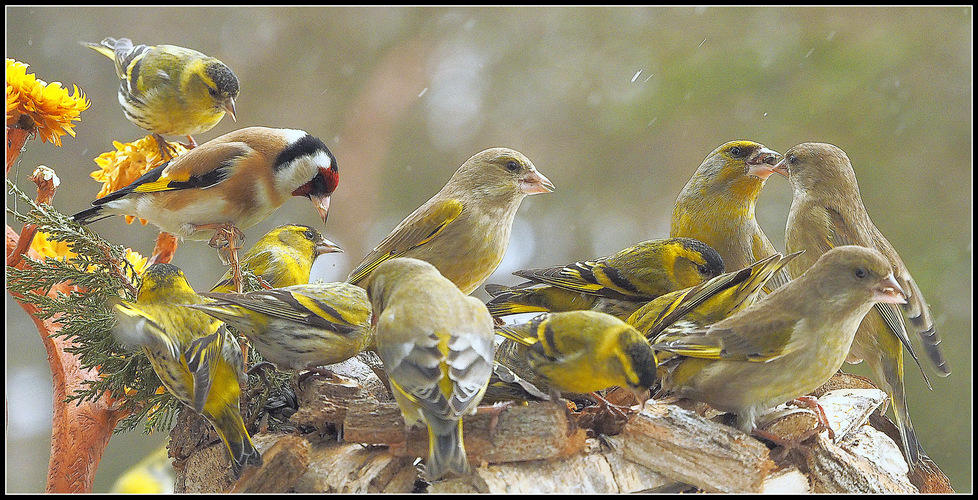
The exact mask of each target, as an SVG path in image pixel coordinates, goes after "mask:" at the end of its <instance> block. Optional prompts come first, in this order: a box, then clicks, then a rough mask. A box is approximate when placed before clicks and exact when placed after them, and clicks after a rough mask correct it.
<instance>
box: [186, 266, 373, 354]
mask: <svg viewBox="0 0 978 500" xmlns="http://www.w3.org/2000/svg"><path fill="white" fill-rule="evenodd" d="M200 295H201V296H202V297H206V298H209V299H213V300H212V301H211V302H206V303H199V304H191V305H190V306H189V307H192V308H194V309H197V310H199V311H202V312H204V313H207V314H209V315H211V316H213V317H215V318H217V319H219V320H221V321H223V322H225V323H226V324H227V325H228V326H230V327H232V328H234V330H235V331H236V332H238V333H239V334H241V335H244V336H245V337H247V338H248V340H250V341H251V344H252V345H253V346H254V347H255V349H258V352H259V353H261V356H262V358H263V359H264V360H265V361H268V362H270V363H272V364H274V365H275V366H276V367H277V368H279V369H282V370H295V371H299V370H303V369H307V368H309V369H312V368H316V367H320V366H326V365H332V364H335V363H340V362H342V361H346V360H347V359H350V358H352V357H353V356H356V355H357V353H359V352H360V351H362V350H364V348H366V347H367V346H368V345H370V343H371V342H372V340H373V338H372V334H371V329H370V317H371V313H372V311H371V308H370V301H369V300H368V299H367V293H366V292H365V291H364V289H363V288H360V287H359V286H356V285H351V284H349V283H310V284H305V285H292V286H287V287H283V288H273V289H270V290H256V291H253V292H248V293H242V294H238V293H219V292H211V293H201V294H200Z"/></svg>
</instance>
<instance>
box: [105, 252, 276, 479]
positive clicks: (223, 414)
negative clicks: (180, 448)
mask: <svg viewBox="0 0 978 500" xmlns="http://www.w3.org/2000/svg"><path fill="white" fill-rule="evenodd" d="M205 300H206V299H203V298H201V297H200V296H199V295H197V294H196V293H195V292H194V289H193V288H192V287H191V286H190V283H188V282H187V278H186V276H184V274H183V271H181V270H180V269H179V268H177V267H176V266H174V265H172V264H153V265H152V266H150V267H149V268H147V269H146V271H145V272H144V273H143V277H142V284H141V285H140V287H139V292H138V294H137V296H136V302H135V303H131V302H126V301H118V302H117V303H115V304H113V309H114V312H115V315H116V319H117V324H116V328H115V330H114V333H115V335H116V338H117V339H118V340H119V342H121V343H123V344H125V345H129V346H139V347H141V348H142V350H143V352H144V353H145V354H146V357H147V358H149V361H150V364H152V365H153V370H154V371H155V372H156V374H157V375H158V376H159V378H160V381H161V382H162V383H163V386H164V387H166V390H167V391H169V392H170V394H172V395H173V396H174V397H176V398H177V399H178V400H180V402H182V403H184V404H186V405H187V406H189V407H191V408H193V409H194V411H196V412H197V413H200V414H201V415H203V416H204V418H206V419H207V420H208V421H209V422H210V423H211V425H213V426H214V429H215V430H216V431H217V433H218V435H220V437H221V440H223V441H224V444H225V446H226V447H227V449H228V452H229V453H230V455H231V466H232V468H233V469H234V474H235V476H240V475H241V472H242V471H243V470H244V468H245V467H247V466H249V465H254V466H258V465H261V463H262V460H261V454H259V453H258V450H257V449H255V446H254V445H253V444H252V442H251V437H250V436H249V435H248V431H247V430H245V427H244V421H243V420H242V419H241V413H240V411H239V409H238V405H239V400H240V397H241V385H240V384H241V383H243V381H244V377H245V375H244V360H243V359H242V354H241V348H240V347H239V346H238V343H237V341H236V339H234V337H233V336H231V335H230V334H229V333H228V332H227V330H226V328H224V325H223V324H221V322H220V321H217V320H215V319H212V318H211V317H210V316H207V315H206V314H204V313H201V312H196V311H191V310H189V309H186V308H184V307H183V306H182V304H196V303H201V302H204V301H205Z"/></svg>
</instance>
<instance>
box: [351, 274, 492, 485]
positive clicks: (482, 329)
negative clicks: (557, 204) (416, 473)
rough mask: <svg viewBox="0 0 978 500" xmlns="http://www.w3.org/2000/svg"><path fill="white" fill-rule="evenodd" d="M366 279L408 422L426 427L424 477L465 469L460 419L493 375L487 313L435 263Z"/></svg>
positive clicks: (381, 346)
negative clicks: (422, 424)
mask: <svg viewBox="0 0 978 500" xmlns="http://www.w3.org/2000/svg"><path fill="white" fill-rule="evenodd" d="M365 285H366V286H367V295H368V296H369V297H370V301H371V304H372V306H373V311H374V315H375V316H376V319H375V321H376V335H377V354H378V355H379V356H380V359H381V361H383V365H384V369H385V370H386V371H387V376H388V379H389V381H390V385H391V389H392V392H393V394H394V399H395V400H396V401H397V405H398V407H399V408H400V410H401V414H402V415H403V417H404V422H405V424H406V425H408V426H413V425H416V424H417V423H419V422H421V421H423V422H424V423H425V425H426V426H427V427H428V459H427V461H426V462H425V465H426V476H427V478H428V479H429V480H432V481H433V480H437V479H439V478H442V477H444V476H445V475H446V474H448V473H449V472H454V473H455V474H460V475H465V474H468V473H469V472H470V471H471V468H470V466H469V464H468V458H467V456H466V453H465V444H464V441H463V439H462V418H463V416H464V415H467V414H473V413H475V411H476V409H477V406H478V404H479V402H480V401H481V399H482V396H483V394H484V393H485V391H486V386H487V385H488V384H489V377H490V375H491V373H492V363H493V361H492V360H493V324H492V317H491V316H490V315H489V311H487V310H486V306H485V305H484V304H483V303H482V302H481V301H480V300H479V299H477V298H475V297H470V296H468V295H467V294H465V293H464V292H463V291H462V290H460V289H459V288H458V287H457V286H456V285H455V284H454V283H453V282H452V281H451V280H449V279H448V278H446V277H445V276H442V274H441V273H440V272H439V271H438V269H437V268H436V267H435V266H433V265H432V264H430V263H428V262H426V261H423V260H419V259H415V258H411V257H398V258H394V259H390V260H387V261H385V262H383V263H381V264H380V265H378V266H377V268H376V269H374V270H373V272H372V273H371V274H370V277H369V278H368V279H367V280H366V283H365Z"/></svg>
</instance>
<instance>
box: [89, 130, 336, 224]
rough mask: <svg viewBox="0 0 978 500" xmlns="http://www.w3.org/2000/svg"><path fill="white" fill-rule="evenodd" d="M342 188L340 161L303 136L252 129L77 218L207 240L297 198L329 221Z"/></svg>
mask: <svg viewBox="0 0 978 500" xmlns="http://www.w3.org/2000/svg"><path fill="white" fill-rule="evenodd" d="M338 182H339V174H338V170H337V166H336V158H334V157H333V153H331V152H330V151H329V149H328V148H327V147H326V145H325V144H324V143H323V141H321V140H319V139H317V138H316V137H313V136H311V135H309V134H307V133H306V132H303V131H301V130H290V129H273V128H266V127H248V128H243V129H240V130H236V131H234V132H230V133H227V134H224V135H222V136H220V137H218V138H216V139H213V140H210V141H207V142H205V143H204V144H201V145H200V146H198V147H196V148H194V149H192V150H190V151H189V152H188V153H186V154H184V155H181V156H179V157H177V158H175V159H173V160H171V161H169V162H167V163H164V164H163V165H160V166H159V167H157V168H155V169H153V170H151V171H149V172H147V173H146V174H144V175H143V176H142V177H140V178H139V179H136V180H135V181H134V182H133V183H132V184H130V185H128V186H126V187H124V188H122V189H119V190H117V191H113V192H111V193H109V194H108V195H106V196H103V197H102V198H99V199H97V200H95V201H93V202H92V205H93V206H92V207H91V208H88V209H86V210H82V211H81V212H78V213H76V214H75V215H74V216H72V217H73V218H74V220H75V221H76V222H79V223H81V224H88V223H91V222H94V221H97V220H101V219H104V218H106V217H109V216H112V215H133V216H136V217H139V218H142V219H146V220H147V221H149V222H150V223H152V224H153V225H155V226H157V227H159V228H160V229H161V230H163V231H166V232H168V233H172V234H175V235H177V236H180V237H182V238H187V239H191V240H207V239H210V238H212V237H213V236H214V235H215V232H216V230H217V228H218V227H219V226H221V225H224V224H231V225H233V226H235V227H236V228H238V229H242V230H243V229H247V228H249V227H251V226H253V225H255V224H257V223H259V222H261V221H263V220H265V218H267V217H268V216H269V215H271V214H272V212H274V211H275V209H277V208H278V207H280V206H281V205H282V204H283V203H285V202H286V200H288V199H289V197H291V196H301V197H305V198H309V199H310V200H311V201H312V202H313V204H314V205H315V207H316V210H318V211H319V215H320V216H321V217H322V218H323V222H324V223H325V222H326V216H327V213H328V211H329V198H330V195H331V194H332V193H333V190H335V189H336V185H337V183H338Z"/></svg>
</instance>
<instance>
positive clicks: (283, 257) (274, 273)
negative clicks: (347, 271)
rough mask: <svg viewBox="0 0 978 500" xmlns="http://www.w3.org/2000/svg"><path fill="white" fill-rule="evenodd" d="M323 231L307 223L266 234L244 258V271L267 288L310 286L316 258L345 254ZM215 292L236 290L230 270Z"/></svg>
mask: <svg viewBox="0 0 978 500" xmlns="http://www.w3.org/2000/svg"><path fill="white" fill-rule="evenodd" d="M342 251H343V250H342V249H341V248H340V247H339V246H337V245H336V244H335V243H333V242H332V241H329V240H327V239H326V238H324V237H323V235H322V234H319V231H316V230H315V229H313V228H311V227H309V226H306V225H304V224H284V225H281V226H278V227H276V228H275V229H272V230H271V231H269V232H267V233H265V235H264V236H262V237H261V238H260V239H259V240H258V241H256V242H255V244H254V245H252V247H251V248H250V249H248V251H247V252H245V254H244V256H243V257H242V258H241V270H242V271H244V270H246V269H247V270H248V271H251V272H252V273H253V274H254V275H255V276H257V277H258V278H259V279H261V280H262V281H263V282H264V283H263V285H267V286H266V288H282V287H286V286H292V285H304V284H307V283H309V274H310V273H311V272H312V264H313V262H315V261H316V257H319V256H320V255H323V254H326V253H333V252H342ZM211 291H212V292H220V293H231V292H234V291H235V285H234V281H233V280H232V278H231V271H230V270H229V271H228V272H226V273H225V274H224V277H223V278H221V281H218V282H217V284H216V285H214V288H211Z"/></svg>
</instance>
